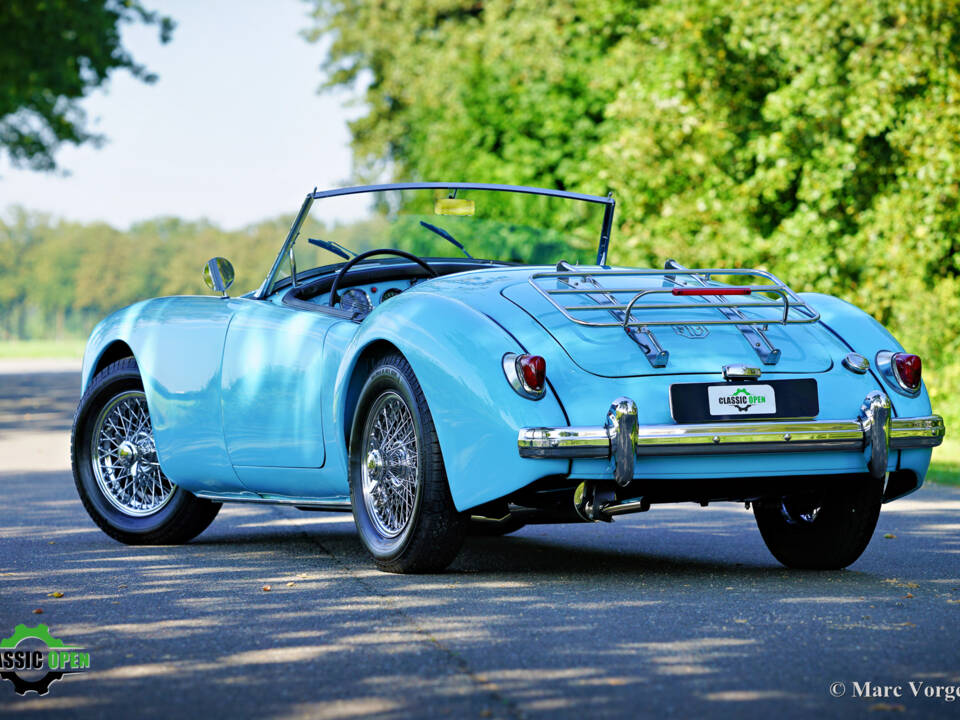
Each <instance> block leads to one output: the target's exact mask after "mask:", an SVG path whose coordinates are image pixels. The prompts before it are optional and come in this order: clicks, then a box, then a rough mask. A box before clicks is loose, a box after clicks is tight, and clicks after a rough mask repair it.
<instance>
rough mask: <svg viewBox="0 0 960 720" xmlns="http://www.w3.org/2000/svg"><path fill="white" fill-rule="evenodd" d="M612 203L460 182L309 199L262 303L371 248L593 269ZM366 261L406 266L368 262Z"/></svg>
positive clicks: (385, 259) (376, 259) (606, 233)
mask: <svg viewBox="0 0 960 720" xmlns="http://www.w3.org/2000/svg"><path fill="white" fill-rule="evenodd" d="M612 215H613V200H612V199H610V198H603V197H598V196H593V195H580V194H576V193H564V192H559V191H552V190H539V189H534V188H510V187H503V186H478V185H467V184H456V183H454V184H450V185H437V184H422V185H415V186H409V185H404V186H380V187H376V188H357V189H346V190H333V191H328V192H321V193H313V194H311V195H310V196H308V198H307V200H306V202H305V203H304V205H303V207H302V208H301V212H300V214H299V215H298V217H297V220H296V221H295V222H294V224H293V227H292V228H291V231H290V235H289V236H288V237H287V240H286V241H285V242H284V245H283V247H282V248H281V251H280V253H279V255H278V256H277V260H276V262H275V263H274V267H273V269H272V271H271V275H270V276H269V277H268V278H267V280H266V281H265V283H264V286H263V288H262V292H261V296H264V295H268V294H270V292H272V291H273V290H274V289H275V288H276V287H277V286H278V285H279V284H287V283H284V282H283V281H284V280H286V279H287V278H289V277H290V276H291V274H292V273H293V271H294V268H295V270H296V273H297V277H298V279H300V278H306V277H309V276H310V274H311V273H310V270H312V269H314V268H318V267H324V266H328V265H332V264H336V263H341V262H345V261H346V260H347V259H348V258H350V257H353V256H354V255H356V254H359V253H362V252H366V251H368V250H374V249H393V250H404V251H406V252H409V253H413V254H414V255H417V256H418V257H424V258H451V257H454V258H455V257H459V258H466V257H472V258H476V259H483V260H492V261H501V262H516V263H530V264H553V263H556V262H558V261H559V260H566V261H568V262H570V263H574V264H576V263H580V264H593V263H596V262H597V257H598V247H603V248H604V250H603V252H604V254H605V244H606V242H605V240H604V239H603V238H604V237H609V227H610V223H611V221H612ZM369 262H383V263H389V262H406V261H405V260H403V259H402V258H398V257H395V256H394V257H391V256H390V255H378V256H375V257H373V258H370V260H369Z"/></svg>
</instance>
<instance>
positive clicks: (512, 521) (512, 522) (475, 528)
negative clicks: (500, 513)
mask: <svg viewBox="0 0 960 720" xmlns="http://www.w3.org/2000/svg"><path fill="white" fill-rule="evenodd" d="M526 525H527V524H526V523H525V522H523V520H518V519H517V518H515V517H514V516H513V515H507V517H505V518H502V519H500V520H494V519H492V518H481V517H472V518H470V525H469V526H468V528H467V534H468V535H471V536H472V537H501V536H503V535H509V534H510V533H514V532H516V531H517V530H519V529H520V528H522V527H526Z"/></svg>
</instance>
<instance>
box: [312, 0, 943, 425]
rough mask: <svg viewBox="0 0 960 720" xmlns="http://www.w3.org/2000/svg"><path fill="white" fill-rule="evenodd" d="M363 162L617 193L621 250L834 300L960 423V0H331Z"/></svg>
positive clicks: (324, 23) (324, 24) (417, 172)
mask: <svg viewBox="0 0 960 720" xmlns="http://www.w3.org/2000/svg"><path fill="white" fill-rule="evenodd" d="M313 4H314V7H315V18H316V24H315V26H314V28H313V30H312V32H311V33H310V37H312V38H314V39H316V38H319V37H329V38H330V39H331V45H330V50H329V55H328V61H327V66H326V69H327V71H328V73H329V78H330V80H329V84H330V85H331V86H351V87H355V88H357V91H358V92H359V93H361V97H362V99H363V102H364V106H365V109H366V112H365V114H363V116H362V117H360V118H359V119H358V120H356V121H355V122H354V123H353V124H352V133H353V143H354V149H355V154H356V158H357V161H358V167H359V170H360V173H361V174H369V175H383V174H384V173H386V174H390V175H393V176H394V177H396V178H397V179H422V180H439V179H444V180H447V179H449V180H476V181H499V182H513V183H526V184H539V185H547V186H551V187H560V188H568V189H575V190H579V191H585V192H596V193H600V194H604V193H606V192H607V191H608V190H612V191H613V192H614V194H615V196H616V198H617V202H618V214H617V222H616V227H615V232H614V239H613V244H612V251H611V260H612V261H613V262H616V263H619V264H630V265H656V264H660V263H662V262H663V261H664V260H665V259H666V258H667V257H676V258H677V259H679V260H680V261H681V262H683V263H684V264H686V265H690V266H695V265H699V266H715V265H728V266H729V265H734V266H754V267H763V268H766V269H769V270H772V271H774V272H776V273H777V274H778V275H780V276H781V277H784V278H785V279H787V281H788V282H790V283H791V285H792V286H794V287H795V288H796V289H799V290H817V291H823V292H828V293H832V294H835V295H839V296H840V297H843V298H845V299H848V300H850V301H852V302H854V303H855V304H857V305H859V306H860V307H863V308H865V309H866V310H867V311H868V312H870V313H872V314H873V315H874V316H875V317H877V318H878V319H879V320H881V322H884V323H885V324H887V325H888V326H890V327H891V328H892V329H893V330H894V332H895V333H896V334H897V335H898V337H899V338H900V339H901V341H902V342H903V343H904V344H905V345H906V346H907V347H908V348H909V349H911V350H914V351H917V352H919V353H921V354H922V355H923V356H924V357H925V359H926V360H927V361H928V362H927V366H928V373H927V377H928V378H929V379H930V380H931V383H930V386H931V391H932V394H933V401H934V404H935V405H936V406H937V407H938V408H941V409H942V408H945V407H946V406H948V405H949V406H950V407H952V408H954V409H952V410H950V412H951V413H952V414H953V417H954V418H960V403H958V401H957V399H956V398H958V397H960V363H958V362H957V361H956V359H955V358H957V357H958V356H960V233H958V231H960V213H958V209H957V202H958V197H960V2H957V0H923V1H922V2H913V1H909V0H811V1H808V2H804V3H784V2H781V1H779V0H755V1H754V2H750V3H730V2H724V1H722V0H648V1H647V2H638V1H636V0H634V1H632V2H631V1H629V0H566V2H559V3H557V2H551V1H550V0H511V1H507V0H382V1H380V2H368V1H367V0H314V2H313Z"/></svg>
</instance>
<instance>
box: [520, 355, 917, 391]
mask: <svg viewBox="0 0 960 720" xmlns="http://www.w3.org/2000/svg"><path fill="white" fill-rule="evenodd" d="M919 359H920V358H917V360H919ZM517 370H518V371H519V373H520V378H521V379H522V380H523V384H524V386H526V389H527V390H530V391H532V392H536V393H538V392H541V391H542V390H543V384H544V381H545V380H546V379H547V361H546V360H544V359H543V358H542V357H540V356H539V355H521V356H520V357H518V358H517Z"/></svg>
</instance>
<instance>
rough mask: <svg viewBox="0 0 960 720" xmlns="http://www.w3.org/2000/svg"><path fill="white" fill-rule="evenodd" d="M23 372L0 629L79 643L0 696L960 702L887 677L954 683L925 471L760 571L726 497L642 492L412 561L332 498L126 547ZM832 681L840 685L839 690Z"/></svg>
mask: <svg viewBox="0 0 960 720" xmlns="http://www.w3.org/2000/svg"><path fill="white" fill-rule="evenodd" d="M13 369H14V370H15V369H16V368H13ZM30 370H31V373H32V374H14V373H11V367H10V366H9V365H8V366H7V369H6V372H5V374H4V373H3V372H2V371H0V548H2V552H0V638H2V637H7V636H8V635H10V634H12V631H13V628H14V626H15V625H17V624H18V623H25V624H27V625H28V626H32V625H34V624H36V623H37V622H43V623H46V624H47V625H49V627H50V629H51V632H52V633H53V635H54V636H56V637H57V638H60V639H61V640H64V641H65V642H67V643H68V644H73V645H81V646H83V647H84V648H86V649H87V651H88V652H89V653H90V656H91V664H92V669H91V670H90V671H89V672H87V673H85V674H82V675H74V676H68V677H66V678H64V679H63V680H60V681H58V682H55V683H54V684H53V685H52V686H51V689H50V693H49V694H48V695H46V696H44V697H38V696H36V695H35V694H33V693H29V694H27V695H26V696H23V697H20V696H17V695H16V694H15V693H14V689H13V686H12V684H11V683H9V682H6V681H4V680H0V713H6V714H9V715H11V716H14V717H16V716H22V717H29V718H33V717H42V716H45V715H54V714H56V715H57V716H59V717H65V716H66V714H69V715H70V716H71V717H158V718H171V717H184V718H186V717H201V716H205V717H207V718H214V717H218V718H219V717H248V716H252V717H258V718H274V717H276V718H293V717H304V718H308V717H309V718H344V719H346V718H358V717H375V718H399V717H410V716H417V717H424V716H427V717H456V718H460V717H482V718H487V717H493V718H500V717H503V718H547V717H549V718H554V717H575V718H585V717H589V718H594V717H622V716H631V717H632V716H675V717H694V716H703V715H708V716H725V717H758V716H766V717H770V716H777V717H778V718H779V717H793V716H808V715H811V714H816V715H817V716H819V717H841V716H842V717H848V716H850V715H851V714H853V715H857V714H861V713H862V714H864V715H867V714H869V715H870V716H871V717H876V715H875V711H881V716H882V714H883V712H882V711H888V712H891V713H895V714H897V715H898V716H907V717H909V716H946V715H953V716H956V715H957V714H958V710H960V701H956V702H948V701H947V700H946V699H944V698H942V697H941V699H939V700H938V699H935V698H934V699H929V698H924V697H919V698H917V697H913V695H912V690H911V687H910V685H909V683H910V681H913V682H914V683H918V682H922V683H924V685H923V686H918V687H920V692H921V695H922V693H923V692H924V691H925V690H926V688H929V687H935V686H938V685H939V686H944V685H951V684H952V686H953V689H954V690H955V689H956V686H957V685H960V662H958V661H960V649H958V646H960V629H958V620H960V535H958V529H960V520H958V519H957V517H958V510H960V492H958V491H956V490H951V489H948V488H942V487H937V486H927V487H924V488H923V489H922V490H921V491H920V492H919V493H917V494H916V495H915V496H914V497H913V498H910V499H908V500H905V501H900V502H898V503H894V504H893V505H890V506H887V508H886V509H885V510H884V512H883V513H882V515H881V518H880V526H879V528H878V530H877V533H876V535H875V536H874V540H873V542H872V543H871V544H870V547H869V548H868V549H867V551H866V553H865V554H864V556H863V557H862V558H861V559H860V560H859V561H858V562H857V563H856V564H854V565H853V566H852V567H851V568H850V569H849V570H846V571H843V572H829V573H806V572H789V571H787V570H784V569H783V568H781V567H780V566H779V565H778V564H777V563H776V562H775V561H774V560H773V559H772V558H771V556H770V555H769V554H768V553H767V550H766V548H765V547H764V545H763V543H762V541H761V539H760V535H759V533H758V532H757V530H756V526H755V524H754V521H753V516H752V514H751V513H749V512H746V511H745V510H744V508H743V507H742V506H739V505H717V506H711V507H709V508H700V507H696V506H675V507H674V506H669V507H668V506H661V507H654V509H653V510H652V511H650V512H648V513H644V514H640V515H633V516H627V517H623V518H618V519H617V521H616V522H615V523H613V524H611V525H606V524H599V525H577V526H553V527H528V528H525V529H523V530H521V531H520V532H518V533H516V534H515V535H513V536H510V537H506V538H497V539H479V538H478V539H471V540H469V541H468V542H467V545H466V547H465V548H464V550H463V552H462V553H461V555H460V557H459V559H458V560H457V561H456V563H455V564H454V565H453V566H452V567H451V569H450V570H449V571H448V572H446V573H443V574H440V575H431V576H397V575H387V574H383V573H379V572H377V571H376V570H374V569H373V568H372V566H371V564H370V563H369V562H368V561H367V558H366V557H365V555H364V551H363V549H362V547H361V545H360V542H359V540H358V538H357V535H356V532H355V530H354V527H353V522H352V519H351V517H350V516H349V515H345V514H321V513H303V512H299V511H297V510H293V509H284V508H276V507H269V506H264V507H252V506H232V507H231V506H225V507H224V509H223V510H222V511H221V513H220V516H219V517H218V518H217V520H216V521H215V522H214V523H213V525H212V526H211V527H210V528H209V529H208V530H207V531H206V532H205V533H203V534H202V535H201V536H200V537H199V538H197V539H196V540H195V541H193V542H192V543H190V544H188V545H186V546H182V547H146V548H130V547H125V546H123V545H120V544H118V543H116V542H114V541H113V540H111V539H110V538H108V537H107V536H106V535H104V534H103V533H101V532H100V531H99V530H98V529H97V528H96V527H95V526H94V525H93V523H92V522H91V521H90V520H89V518H88V517H87V515H86V514H85V512H84V510H83V508H82V506H81V504H80V501H79V500H78V499H77V496H76V491H75V489H74V487H73V481H72V478H71V475H70V472H69V461H68V457H67V447H68V437H67V434H68V432H69V426H70V422H71V416H72V412H73V407H74V405H75V403H76V400H77V394H78V382H79V381H78V374H77V372H76V371H75V370H71V371H63V370H62V368H59V370H60V371H57V370H58V367H57V366H56V365H53V366H49V367H45V366H43V365H42V364H39V365H38V364H32V365H31V367H30ZM41 371H43V372H41ZM885 534H886V535H891V536H895V537H885ZM265 585H269V586H270V587H271V590H270V591H264V590H263V589H262V588H263V586H265ZM54 592H57V593H63V597H60V598H55V597H49V596H48V593H54ZM37 609H42V611H43V612H42V614H34V612H35V610H37ZM866 682H870V683H872V684H873V687H874V688H876V687H880V686H884V685H886V686H900V687H901V689H902V693H903V697H899V698H898V697H896V696H893V695H891V697H888V698H871V699H865V698H855V697H851V695H853V694H855V693H856V692H857V688H856V686H855V685H854V683H859V684H860V686H861V688H862V689H865V686H864V683H866ZM831 683H844V690H845V694H844V695H843V697H839V698H835V697H832V696H831V694H830V691H829V690H830V687H831ZM834 690H835V692H838V686H837V687H835V688H834ZM891 692H893V691H891Z"/></svg>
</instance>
